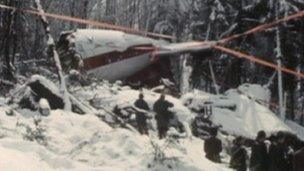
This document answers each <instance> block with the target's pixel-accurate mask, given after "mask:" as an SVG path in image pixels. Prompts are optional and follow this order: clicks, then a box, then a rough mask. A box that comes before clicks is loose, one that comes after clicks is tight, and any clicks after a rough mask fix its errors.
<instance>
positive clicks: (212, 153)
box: [204, 128, 223, 163]
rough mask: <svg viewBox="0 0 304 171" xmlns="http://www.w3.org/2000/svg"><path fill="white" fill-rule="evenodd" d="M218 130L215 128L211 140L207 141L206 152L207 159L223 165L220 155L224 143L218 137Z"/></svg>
mask: <svg viewBox="0 0 304 171" xmlns="http://www.w3.org/2000/svg"><path fill="white" fill-rule="evenodd" d="M216 136H217V128H213V129H212V131H211V136H210V138H208V139H206V140H205V143H204V151H205V153H206V158H207V159H209V160H211V161H213V162H217V163H221V157H220V153H221V152H222V150H223V147H222V141H221V140H220V139H218V138H217V137H216Z"/></svg>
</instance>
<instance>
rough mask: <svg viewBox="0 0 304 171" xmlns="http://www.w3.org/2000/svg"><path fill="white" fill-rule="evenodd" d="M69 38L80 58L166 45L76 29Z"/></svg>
mask: <svg viewBox="0 0 304 171" xmlns="http://www.w3.org/2000/svg"><path fill="white" fill-rule="evenodd" d="M71 37H72V38H71ZM69 38H70V39H69ZM69 38H68V40H69V41H70V42H75V48H76V49H75V50H76V52H77V53H79V54H80V55H81V57H82V58H88V57H92V56H97V55H100V54H104V53H108V52H112V51H118V52H123V51H125V50H127V49H128V48H130V47H133V46H138V45H155V46H159V45H162V44H167V42H165V41H161V40H159V41H157V40H154V39H150V38H147V37H142V36H137V35H132V34H126V33H124V32H121V31H113V30H98V29H78V30H76V31H75V32H74V33H73V34H72V35H71V36H70V37H69Z"/></svg>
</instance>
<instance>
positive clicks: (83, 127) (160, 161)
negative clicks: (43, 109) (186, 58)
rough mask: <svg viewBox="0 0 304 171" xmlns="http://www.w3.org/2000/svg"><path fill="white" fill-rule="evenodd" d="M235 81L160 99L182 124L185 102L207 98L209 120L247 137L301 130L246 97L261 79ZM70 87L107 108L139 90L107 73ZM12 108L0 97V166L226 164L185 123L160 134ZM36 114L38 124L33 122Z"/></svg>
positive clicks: (189, 115) (151, 97) (187, 115)
mask: <svg viewBox="0 0 304 171" xmlns="http://www.w3.org/2000/svg"><path fill="white" fill-rule="evenodd" d="M239 89H240V90H242V91H241V92H242V93H240V91H237V90H229V91H227V92H226V93H225V95H211V94H208V93H205V92H202V91H197V90H196V91H194V92H190V93H188V94H185V95H184V96H183V97H182V98H181V99H177V98H174V97H172V96H169V95H167V96H166V99H167V100H168V101H170V102H172V103H173V104H174V107H173V108H172V109H171V110H172V111H173V112H175V113H176V115H177V117H178V119H179V120H180V121H181V122H182V123H183V124H184V125H187V124H190V123H191V121H192V119H193V118H194V117H195V116H196V114H195V113H194V112H193V111H191V110H190V109H193V108H200V107H202V104H204V102H212V105H213V106H214V114H213V118H212V120H213V121H214V122H215V123H216V124H221V125H222V126H223V130H225V131H227V132H228V133H230V134H235V135H243V136H246V137H250V138H253V137H254V136H255V135H256V133H257V131H259V130H261V129H264V130H266V132H268V133H270V132H273V131H278V130H283V131H284V130H285V131H290V132H291V131H294V132H300V131H302V129H300V128H296V127H295V126H290V127H288V126H287V125H286V124H285V123H283V122H282V121H280V120H279V119H278V118H277V116H275V115H274V114H273V113H272V112H271V111H270V110H268V109H267V108H266V107H265V106H263V105H261V104H259V103H257V102H256V99H261V100H265V99H267V98H268V97H267V96H266V95H265V96H261V98H258V97H256V98H252V97H251V96H253V95H264V94H263V92H264V93H265V91H267V90H265V89H264V88H263V87H261V86H258V85H244V86H242V87H239ZM70 91H71V92H72V93H73V95H75V97H76V98H77V99H79V100H81V102H83V103H89V101H91V102H93V103H94V106H95V107H97V108H98V106H99V107H102V108H105V109H107V110H110V111H111V110H112V109H113V108H114V107H115V106H116V105H118V106H119V107H126V106H133V103H134V102H135V100H136V99H137V98H138V95H139V92H138V91H136V90H132V89H131V88H130V87H128V86H121V83H120V82H117V83H115V84H110V83H108V82H106V81H104V82H100V83H93V84H92V85H91V86H87V87H74V88H73V89H71V90H70ZM255 92H256V93H257V94H255ZM258 92H260V94H259V93H258ZM142 93H143V94H144V96H145V99H146V101H147V103H148V105H149V106H150V108H152V106H153V103H154V102H155V101H156V100H157V99H158V98H159V96H160V94H158V93H154V92H152V91H150V90H148V89H143V90H142ZM249 96H250V98H249ZM190 100H191V101H190ZM0 101H2V100H0ZM3 101H4V100H3ZM185 104H187V105H185ZM11 110H12V109H11V108H10V107H9V106H6V105H5V104H3V105H2V106H1V105H0V118H1V119H0V151H1V153H0V169H1V170H20V169H21V168H22V169H25V170H31V171H36V170H126V169H127V170H180V171H184V170H200V171H201V170H203V171H213V170H214V171H222V170H230V169H229V168H228V166H227V164H215V163H212V162H211V161H209V160H207V159H206V158H205V157H204V156H205V154H204V150H203V149H204V145H203V144H204V141H203V140H201V139H198V138H195V137H193V136H191V134H189V128H188V131H187V134H186V136H185V138H182V139H179V140H173V139H172V138H169V139H166V140H159V139H158V137H157V134H156V132H155V131H153V130H151V131H150V136H142V135H140V134H139V133H137V132H136V131H135V132H134V131H131V130H128V129H123V128H112V127H110V126H109V125H108V124H106V123H105V122H104V121H102V120H101V119H99V118H98V117H97V116H96V115H95V114H90V113H88V114H86V115H78V114H75V113H72V112H66V111H62V110H54V111H51V114H50V115H49V116H47V117H42V116H40V115H39V113H38V112H34V111H29V110H26V109H18V110H14V115H13V116H7V112H9V111H11ZM96 110H98V113H100V114H101V115H102V114H104V113H105V111H103V110H101V109H96ZM151 114H153V113H151ZM34 121H35V122H34ZM38 121H40V122H38ZM37 122H38V126H37V124H36V125H35V123H37ZM288 125H290V124H288ZM41 128H43V129H41ZM186 129H187V128H186ZM295 129H296V130H295ZM29 130H30V131H29ZM35 131H36V133H37V131H38V133H40V134H39V135H42V137H43V140H42V141H38V139H35V138H34V140H33V141H29V140H26V139H25V137H26V136H29V135H31V136H33V135H36V134H30V132H35ZM39 131H40V132H39ZM302 132H303V131H302ZM171 134H176V131H175V130H174V129H170V131H169V135H171ZM298 136H302V135H301V134H298ZM224 139H225V138H224ZM224 144H225V142H224ZM157 149H161V152H162V153H163V154H164V157H160V156H158V155H156V152H157ZM225 155H227V154H225V153H223V156H225ZM17 163H18V164H17ZM170 168H171V169H170Z"/></svg>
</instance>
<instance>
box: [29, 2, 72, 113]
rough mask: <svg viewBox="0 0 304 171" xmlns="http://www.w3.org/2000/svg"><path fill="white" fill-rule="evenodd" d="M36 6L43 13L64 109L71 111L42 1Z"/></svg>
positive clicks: (42, 17) (42, 18) (43, 21)
mask: <svg viewBox="0 0 304 171" xmlns="http://www.w3.org/2000/svg"><path fill="white" fill-rule="evenodd" d="M35 5H36V7H37V10H38V11H39V13H41V15H40V19H41V22H42V23H43V26H44V30H45V32H46V36H47V42H48V48H49V51H50V55H52V56H53V58H54V61H55V64H56V69H57V74H58V78H59V82H60V92H61V94H62V96H63V100H64V109H65V110H68V111H70V110H71V109H72V106H71V102H70V99H69V93H68V90H67V87H66V83H65V80H64V75H63V72H62V67H61V63H60V59H59V55H58V52H57V50H56V46H55V41H54V39H53V37H52V35H51V28H50V26H49V22H48V21H47V19H46V17H45V15H44V10H43V8H42V6H41V3H40V0H35Z"/></svg>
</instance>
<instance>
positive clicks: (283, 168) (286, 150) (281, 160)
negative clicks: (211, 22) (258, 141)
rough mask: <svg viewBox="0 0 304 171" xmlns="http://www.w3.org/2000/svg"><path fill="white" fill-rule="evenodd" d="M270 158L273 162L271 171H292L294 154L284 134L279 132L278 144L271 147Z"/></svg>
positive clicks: (274, 143)
mask: <svg viewBox="0 0 304 171" xmlns="http://www.w3.org/2000/svg"><path fill="white" fill-rule="evenodd" d="M269 156H270V161H271V164H270V168H269V171H292V163H293V162H292V161H293V153H292V152H291V151H290V146H289V145H288V144H286V138H285V135H284V133H283V132H278V134H277V138H276V142H273V143H272V145H271V146H270V151H269Z"/></svg>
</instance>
